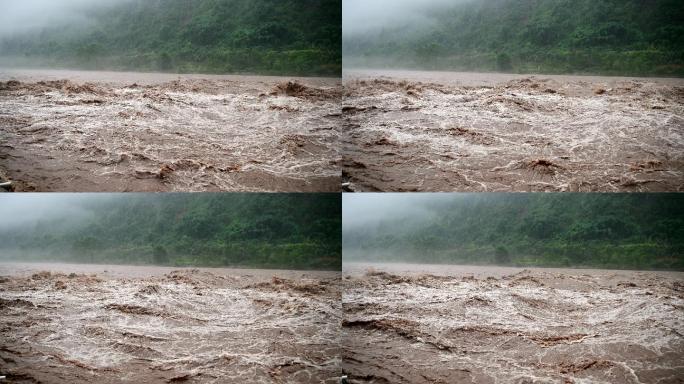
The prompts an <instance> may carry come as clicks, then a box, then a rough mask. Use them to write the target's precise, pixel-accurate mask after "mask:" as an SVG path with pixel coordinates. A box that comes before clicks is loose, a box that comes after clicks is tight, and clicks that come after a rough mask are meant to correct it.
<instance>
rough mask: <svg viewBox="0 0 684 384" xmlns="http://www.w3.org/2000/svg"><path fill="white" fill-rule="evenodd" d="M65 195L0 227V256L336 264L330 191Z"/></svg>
mask: <svg viewBox="0 0 684 384" xmlns="http://www.w3.org/2000/svg"><path fill="white" fill-rule="evenodd" d="M72 200H76V201H75V202H72V203H69V204H65V205H64V206H63V208H64V210H66V211H64V210H61V211H59V212H60V213H59V214H47V215H45V216H44V217H42V218H41V219H40V220H36V221H34V222H31V223H29V224H21V225H19V224H17V225H15V226H5V227H3V228H4V229H2V228H0V255H3V256H4V258H13V259H20V260H45V259H52V260H65V261H73V262H97V263H136V264H138V263H142V264H146V263H154V264H172V265H193V266H224V265H225V266H250V267H269V268H303V269H309V268H313V269H331V270H339V269H340V268H341V264H340V263H341V252H342V250H341V241H342V240H341V234H340V226H341V199H340V196H339V195H337V194H249V193H246V194H115V195H104V197H103V196H96V195H90V196H89V195H74V196H73V197H72ZM56 204H63V203H56ZM54 208H55V207H53V208H51V209H53V210H54ZM56 208H60V207H59V206H58V207H56Z"/></svg>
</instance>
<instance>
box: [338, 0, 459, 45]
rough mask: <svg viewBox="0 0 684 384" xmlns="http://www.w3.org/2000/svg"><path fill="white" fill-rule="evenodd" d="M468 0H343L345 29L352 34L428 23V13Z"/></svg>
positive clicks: (343, 29)
mask: <svg viewBox="0 0 684 384" xmlns="http://www.w3.org/2000/svg"><path fill="white" fill-rule="evenodd" d="M463 1H468V0H342V31H343V34H344V35H347V36H350V35H354V34H358V33H364V32H367V31H370V30H373V29H378V28H382V27H385V26H391V25H397V24H405V23H407V22H410V23H412V24H424V23H429V22H430V18H429V17H428V16H427V14H428V13H429V12H430V11H434V10H438V9H439V8H440V7H445V6H451V5H454V4H456V3H458V2H463Z"/></svg>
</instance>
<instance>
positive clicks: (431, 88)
mask: <svg viewBox="0 0 684 384" xmlns="http://www.w3.org/2000/svg"><path fill="white" fill-rule="evenodd" d="M344 85H345V94H344V97H343V116H344V120H345V122H344V132H345V134H344V135H343V137H342V138H341V140H342V148H343V149H342V151H343V181H344V183H345V188H346V189H348V190H351V191H476V192H481V191H584V192H586V191H605V192H617V191H631V192H646V191H682V190H683V189H684V181H683V180H684V79H665V78H625V77H599V76H546V75H539V76H530V75H506V74H482V73H449V72H414V71H373V70H348V71H345V73H344Z"/></svg>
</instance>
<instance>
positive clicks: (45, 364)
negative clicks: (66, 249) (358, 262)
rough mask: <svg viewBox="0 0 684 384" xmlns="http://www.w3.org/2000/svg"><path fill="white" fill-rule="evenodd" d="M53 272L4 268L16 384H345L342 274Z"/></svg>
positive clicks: (2, 286) (3, 341)
mask: <svg viewBox="0 0 684 384" xmlns="http://www.w3.org/2000/svg"><path fill="white" fill-rule="evenodd" d="M51 267H53V268H52V269H53V272H47V271H45V270H41V266H40V265H37V266H32V265H30V264H24V265H21V264H20V265H1V266H0V275H2V277H0V309H1V311H0V326H1V327H2V328H1V329H0V374H2V375H6V376H7V378H8V379H9V380H10V381H11V382H13V383H39V382H45V383H47V382H49V383H65V384H66V383H89V382H92V380H93V379H94V378H97V382H99V383H120V382H135V383H143V382H144V383H180V382H183V383H227V382H230V383H234V382H244V383H330V384H332V383H337V382H338V381H339V377H340V375H341V372H340V346H339V345H340V344H339V336H340V334H339V330H340V328H339V324H340V319H341V302H340V295H341V293H340V275H339V272H337V273H336V272H297V271H259V270H225V269H212V270H206V269H203V270H198V269H182V270H173V269H171V268H157V267H147V268H145V267H115V266H99V267H98V266H80V265H61V266H57V267H55V266H54V265H51ZM55 270H56V271H55ZM94 271H97V273H92V272H94Z"/></svg>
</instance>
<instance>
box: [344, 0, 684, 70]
mask: <svg viewBox="0 0 684 384" xmlns="http://www.w3.org/2000/svg"><path fill="white" fill-rule="evenodd" d="M426 16H427V17H428V18H429V20H430V22H429V23H425V24H420V25H417V24H418V23H413V25H396V26H394V27H385V28H382V29H378V30H375V31H373V32H368V33H363V34H351V35H345V37H344V41H343V55H344V60H345V66H392V67H413V68H424V69H449V70H479V71H505V72H532V73H593V74H610V75H676V76H684V6H683V4H682V2H681V1H680V0H601V1H596V0H470V1H466V2H465V3H455V5H453V6H451V7H447V8H446V9H439V10H434V11H433V12H427V15H426Z"/></svg>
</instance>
